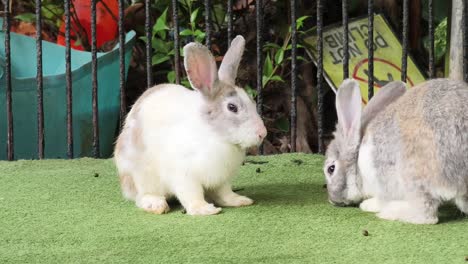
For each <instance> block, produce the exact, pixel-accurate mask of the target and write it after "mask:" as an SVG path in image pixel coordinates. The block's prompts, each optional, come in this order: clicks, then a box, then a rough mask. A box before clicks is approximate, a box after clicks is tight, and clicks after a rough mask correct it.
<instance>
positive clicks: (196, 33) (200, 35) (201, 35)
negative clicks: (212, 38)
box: [193, 29, 205, 38]
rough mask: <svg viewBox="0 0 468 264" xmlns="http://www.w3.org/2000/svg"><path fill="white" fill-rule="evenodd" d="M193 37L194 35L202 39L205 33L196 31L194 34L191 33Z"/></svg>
mask: <svg viewBox="0 0 468 264" xmlns="http://www.w3.org/2000/svg"><path fill="white" fill-rule="evenodd" d="M193 35H194V36H195V37H203V38H204V37H205V32H203V31H201V30H199V29H197V30H195V32H193Z"/></svg>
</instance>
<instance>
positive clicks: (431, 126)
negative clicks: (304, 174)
mask: <svg viewBox="0 0 468 264" xmlns="http://www.w3.org/2000/svg"><path fill="white" fill-rule="evenodd" d="M336 109H337V114H338V125H337V129H336V132H335V139H334V140H333V141H332V142H331V143H330V145H329V147H328V150H327V154H326V157H327V158H326V161H325V167H324V172H325V175H326V180H327V189H328V196H329V200H330V202H331V203H333V204H335V205H351V204H359V203H360V208H361V209H362V210H364V211H370V212H375V213H378V214H377V216H378V217H380V218H383V219H388V220H398V221H403V222H409V223H415V224H435V223H437V222H438V215H437V212H438V207H439V205H440V204H441V203H443V202H446V201H453V202H455V204H456V205H457V207H458V208H459V209H460V210H461V211H462V212H464V213H465V214H468V85H467V84H466V83H464V82H461V81H454V80H448V79H434V80H430V81H427V82H425V83H422V84H419V85H417V86H415V87H413V88H411V89H410V90H408V91H406V88H405V84H404V83H402V82H392V83H389V84H387V85H386V86H384V87H382V88H381V89H380V91H379V92H378V93H377V94H376V95H375V96H374V97H373V98H372V99H371V100H370V102H369V103H368V105H367V106H366V107H365V108H364V110H362V114H361V93H360V89H359V85H358V83H357V82H356V81H354V80H345V81H344V82H343V84H342V85H341V87H340V88H339V89H338V93H337V97H336ZM366 199H367V200H366ZM363 200H364V201H363ZM362 201H363V202H362ZM361 202H362V203H361Z"/></svg>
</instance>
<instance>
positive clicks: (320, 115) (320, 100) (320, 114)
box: [317, 0, 325, 154]
mask: <svg viewBox="0 0 468 264" xmlns="http://www.w3.org/2000/svg"><path fill="white" fill-rule="evenodd" d="M317 53H318V60H317V130H318V148H319V149H318V151H319V153H321V154H324V153H325V145H324V142H323V120H324V92H323V86H322V84H323V3H322V1H321V0H317Z"/></svg>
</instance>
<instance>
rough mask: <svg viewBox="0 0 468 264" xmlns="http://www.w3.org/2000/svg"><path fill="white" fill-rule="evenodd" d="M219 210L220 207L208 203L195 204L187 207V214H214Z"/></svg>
mask: <svg viewBox="0 0 468 264" xmlns="http://www.w3.org/2000/svg"><path fill="white" fill-rule="evenodd" d="M219 212H221V208H219V207H215V206H214V205H213V204H209V203H200V204H195V205H191V206H189V208H187V214H189V215H215V214H218V213H219Z"/></svg>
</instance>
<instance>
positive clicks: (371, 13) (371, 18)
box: [367, 0, 374, 100]
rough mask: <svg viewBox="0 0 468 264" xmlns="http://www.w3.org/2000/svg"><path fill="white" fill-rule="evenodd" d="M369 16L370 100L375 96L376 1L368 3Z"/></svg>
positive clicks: (370, 0)
mask: <svg viewBox="0 0 468 264" xmlns="http://www.w3.org/2000/svg"><path fill="white" fill-rule="evenodd" d="M367 14H368V16H369V17H368V33H367V35H368V40H367V49H368V51H369V52H368V55H369V56H368V59H369V69H368V75H369V76H368V82H367V85H368V100H370V99H371V98H372V96H374V0H369V1H368V7H367Z"/></svg>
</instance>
